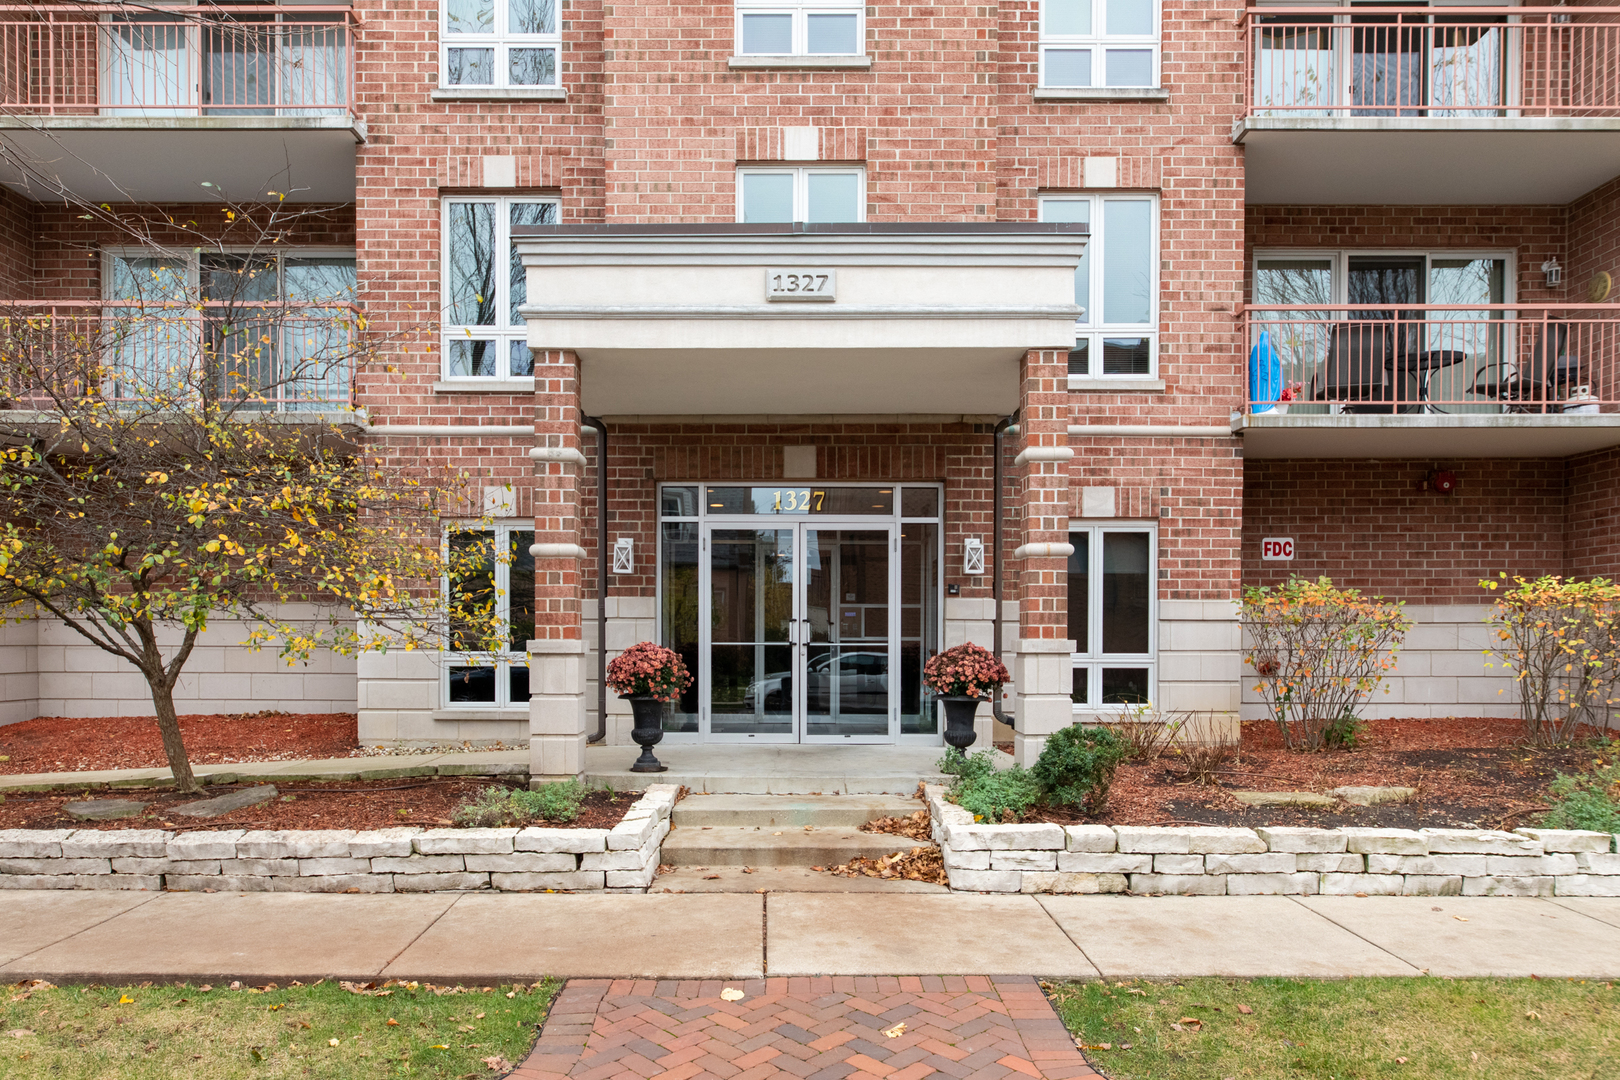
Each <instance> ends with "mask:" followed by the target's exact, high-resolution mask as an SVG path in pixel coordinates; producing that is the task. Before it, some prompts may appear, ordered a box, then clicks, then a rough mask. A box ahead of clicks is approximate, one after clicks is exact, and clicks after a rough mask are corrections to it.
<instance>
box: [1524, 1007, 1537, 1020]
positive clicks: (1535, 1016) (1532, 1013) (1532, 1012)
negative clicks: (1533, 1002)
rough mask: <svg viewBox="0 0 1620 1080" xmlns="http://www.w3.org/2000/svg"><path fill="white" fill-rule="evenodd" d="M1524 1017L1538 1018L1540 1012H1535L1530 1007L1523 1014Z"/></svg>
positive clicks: (1528, 1018) (1527, 1018) (1529, 1018)
mask: <svg viewBox="0 0 1620 1080" xmlns="http://www.w3.org/2000/svg"><path fill="white" fill-rule="evenodd" d="M1524 1018H1525V1019H1526V1020H1540V1019H1541V1014H1540V1013H1538V1012H1536V1010H1534V1009H1531V1010H1530V1011H1529V1012H1527V1013H1525V1014H1524Z"/></svg>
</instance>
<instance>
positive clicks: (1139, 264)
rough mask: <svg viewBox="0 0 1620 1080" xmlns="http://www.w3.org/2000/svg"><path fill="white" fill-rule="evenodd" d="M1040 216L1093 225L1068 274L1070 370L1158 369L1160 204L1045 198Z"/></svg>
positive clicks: (1137, 199)
mask: <svg viewBox="0 0 1620 1080" xmlns="http://www.w3.org/2000/svg"><path fill="white" fill-rule="evenodd" d="M1041 220H1042V221H1080V222H1085V223H1087V224H1089V225H1090V226H1091V236H1090V239H1089V240H1087V242H1086V250H1085V254H1083V255H1081V256H1080V265H1079V266H1078V267H1077V268H1076V269H1075V272H1074V302H1075V303H1076V304H1077V305H1079V307H1080V309H1081V310H1080V317H1079V319H1077V320H1076V321H1075V336H1074V351H1073V352H1071V353H1069V375H1070V377H1071V378H1075V377H1090V376H1101V377H1104V378H1129V377H1133V376H1141V377H1152V376H1155V375H1156V374H1157V373H1158V340H1159V274H1158V267H1159V203H1158V200H1157V199H1156V198H1154V197H1153V196H1151V195H1049V196H1046V197H1044V198H1042V199H1041Z"/></svg>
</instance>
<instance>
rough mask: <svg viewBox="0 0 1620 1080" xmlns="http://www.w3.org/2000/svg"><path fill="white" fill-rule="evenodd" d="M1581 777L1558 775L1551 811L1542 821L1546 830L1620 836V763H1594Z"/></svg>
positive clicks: (1555, 781) (1554, 784) (1554, 785)
mask: <svg viewBox="0 0 1620 1080" xmlns="http://www.w3.org/2000/svg"><path fill="white" fill-rule="evenodd" d="M1592 766H1593V767H1592V771H1590V772H1588V773H1584V774H1582V775H1580V776H1565V775H1564V774H1563V773H1559V774H1558V778H1557V779H1555V780H1554V781H1553V783H1552V794H1553V795H1554V796H1556V798H1554V799H1553V801H1552V810H1551V811H1549V812H1548V813H1547V814H1546V816H1544V817H1543V818H1542V819H1541V827H1542V828H1544V829H1592V830H1594V831H1596V832H1606V833H1612V832H1620V761H1616V762H1613V763H1609V764H1604V763H1603V762H1602V761H1601V760H1599V761H1594V762H1593V763H1592Z"/></svg>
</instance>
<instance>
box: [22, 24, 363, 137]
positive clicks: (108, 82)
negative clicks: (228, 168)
mask: <svg viewBox="0 0 1620 1080" xmlns="http://www.w3.org/2000/svg"><path fill="white" fill-rule="evenodd" d="M356 29H357V23H356V22H355V19H354V16H353V13H352V12H351V11H350V10H349V9H348V8H343V7H270V6H264V7H261V6H258V5H254V6H251V7H247V6H244V7H243V8H240V9H231V8H218V7H209V8H201V7H174V8H154V7H150V6H133V5H122V4H100V3H95V4H83V5H77V4H64V5H61V6H45V5H41V6H27V7H23V6H0V111H3V112H10V113H20V114H30V115H46V116H112V117H131V118H137V119H148V118H158V117H172V116H270V117H275V116H344V115H351V116H352V115H353V112H354V110H353V106H352V97H351V94H352V90H351V88H352V87H353V86H354V44H355V32H356Z"/></svg>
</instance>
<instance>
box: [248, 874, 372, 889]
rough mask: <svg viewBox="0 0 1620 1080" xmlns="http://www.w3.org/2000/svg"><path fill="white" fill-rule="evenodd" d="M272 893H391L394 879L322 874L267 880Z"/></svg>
mask: <svg viewBox="0 0 1620 1080" xmlns="http://www.w3.org/2000/svg"><path fill="white" fill-rule="evenodd" d="M269 880H270V881H271V882H272V883H273V884H272V891H274V892H318V893H350V892H353V893H391V892H393V891H394V879H393V877H392V875H389V874H323V875H320V876H314V877H295V878H288V877H278V878H270V879H269Z"/></svg>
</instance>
